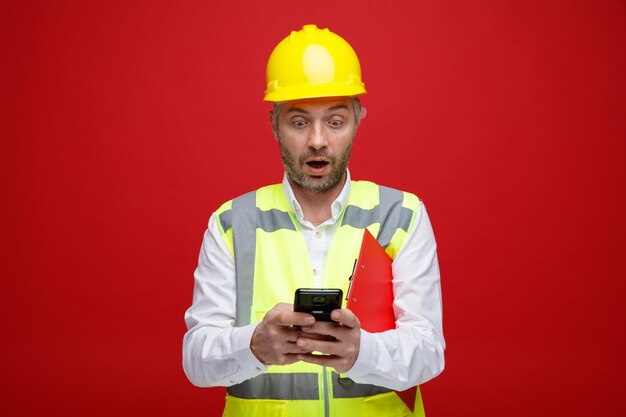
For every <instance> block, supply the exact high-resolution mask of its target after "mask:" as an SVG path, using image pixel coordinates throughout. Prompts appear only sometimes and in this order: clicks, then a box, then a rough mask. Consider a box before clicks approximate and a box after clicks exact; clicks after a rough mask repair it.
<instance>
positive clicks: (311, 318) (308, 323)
mask: <svg viewBox="0 0 626 417" xmlns="http://www.w3.org/2000/svg"><path fill="white" fill-rule="evenodd" d="M313 323H315V319H314V318H313V317H307V318H306V319H304V324H305V325H311V324H313Z"/></svg>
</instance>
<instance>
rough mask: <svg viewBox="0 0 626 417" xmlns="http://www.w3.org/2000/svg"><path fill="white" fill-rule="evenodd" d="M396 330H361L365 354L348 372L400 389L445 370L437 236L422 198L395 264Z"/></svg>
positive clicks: (360, 379) (356, 378)
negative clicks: (375, 331)
mask: <svg viewBox="0 0 626 417" xmlns="http://www.w3.org/2000/svg"><path fill="white" fill-rule="evenodd" d="M392 273H393V291H394V311H395V314H396V329H394V330H388V331H386V332H382V333H369V332H367V331H365V330H363V329H361V345H360V350H359V356H358V358H357V361H356V362H355V364H354V366H353V367H352V369H350V371H348V372H346V373H345V374H344V375H345V376H347V377H350V378H351V379H353V380H354V381H355V382H357V383H367V384H374V385H378V386H383V387H387V388H391V389H394V390H397V391H402V390H405V389H408V388H410V387H412V386H415V385H418V384H421V383H424V382H426V381H428V380H430V379H432V378H434V377H436V376H437V375H439V374H440V373H441V371H443V368H444V355H443V352H444V349H445V341H444V338H443V329H442V305H441V285H440V274H439V264H438V261H437V245H436V242H435V236H434V234H433V230H432V227H431V224H430V220H429V218H428V214H427V213H426V210H425V208H424V205H423V204H421V203H420V205H419V209H418V212H417V214H416V218H415V226H414V228H413V230H412V231H411V232H410V234H409V236H408V237H407V241H406V243H405V244H404V246H403V247H402V248H401V249H400V251H399V252H398V254H397V256H396V258H395V259H394V261H393V263H392Z"/></svg>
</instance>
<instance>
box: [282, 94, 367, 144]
mask: <svg viewBox="0 0 626 417" xmlns="http://www.w3.org/2000/svg"><path fill="white" fill-rule="evenodd" d="M350 100H351V101H352V107H353V108H354V131H355V132H356V129H357V128H358V127H359V123H360V122H361V107H362V106H361V100H359V98H358V97H356V96H355V97H350ZM282 104H283V102H280V103H274V108H272V110H271V111H270V121H271V122H272V131H273V132H274V134H275V135H276V136H277V137H278V113H279V111H278V109H279V108H280V106H281V105H282Z"/></svg>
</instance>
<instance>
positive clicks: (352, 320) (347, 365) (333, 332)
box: [296, 308, 361, 373]
mask: <svg viewBox="0 0 626 417" xmlns="http://www.w3.org/2000/svg"><path fill="white" fill-rule="evenodd" d="M331 318H332V319H333V320H335V321H336V322H338V323H333V322H321V321H318V322H315V324H313V325H312V326H306V327H302V329H301V330H302V336H301V337H298V339H297V341H296V346H297V347H298V348H300V349H301V350H302V351H303V352H321V353H323V354H324V355H314V354H311V353H300V354H298V355H297V359H299V360H303V361H305V362H309V363H315V364H318V365H322V366H329V367H332V368H335V370H336V371H337V372H339V373H343V372H347V371H349V370H350V369H351V368H352V366H353V365H354V362H356V359H357V357H358V356H359V346H360V342H361V325H360V323H359V319H358V318H357V317H356V316H355V315H354V313H353V312H352V311H350V310H348V309H345V308H343V309H338V310H334V311H333V312H332V313H331ZM320 336H323V338H322V339H325V340H319V339H320Z"/></svg>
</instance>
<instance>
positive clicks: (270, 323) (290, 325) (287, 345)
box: [250, 303, 315, 365]
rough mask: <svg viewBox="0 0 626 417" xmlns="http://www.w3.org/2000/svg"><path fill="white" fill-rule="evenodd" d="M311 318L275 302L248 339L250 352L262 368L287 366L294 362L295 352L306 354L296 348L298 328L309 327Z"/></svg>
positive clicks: (311, 321)
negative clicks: (263, 365)
mask: <svg viewBox="0 0 626 417" xmlns="http://www.w3.org/2000/svg"><path fill="white" fill-rule="evenodd" d="M314 323H315V319H314V318H313V316H312V315H310V314H307V313H297V312H294V311H293V305H291V304H285V303H279V304H276V306H275V307H274V308H272V309H271V310H270V311H268V312H267V313H266V314H265V317H263V321H261V322H260V323H259V324H258V326H257V327H256V329H255V330H254V333H253V334H252V339H251V340H250V349H251V350H252V353H253V354H254V356H256V358H257V359H258V360H259V361H261V362H263V363H264V364H265V365H289V364H290V363H294V362H297V361H298V360H299V359H298V356H297V354H299V353H306V352H310V351H308V350H306V349H303V348H301V347H298V346H297V345H296V340H298V337H299V336H301V335H302V331H301V330H300V326H312V325H313V324H314Z"/></svg>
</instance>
